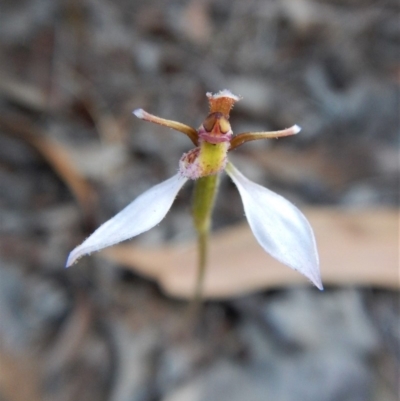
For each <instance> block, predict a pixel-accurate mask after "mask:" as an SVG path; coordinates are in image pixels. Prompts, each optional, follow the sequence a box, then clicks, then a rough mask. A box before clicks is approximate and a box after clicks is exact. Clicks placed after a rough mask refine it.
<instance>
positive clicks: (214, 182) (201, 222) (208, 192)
mask: <svg viewBox="0 0 400 401" xmlns="http://www.w3.org/2000/svg"><path fill="white" fill-rule="evenodd" d="M217 189H218V175H209V176H206V177H202V178H199V179H198V180H196V182H195V187H194V194H193V220H194V226H195V228H196V231H197V238H198V267H197V279H196V286H195V293H194V304H195V305H196V304H199V303H200V301H201V298H202V290H203V283H204V276H205V270H206V264H207V250H208V238H209V233H210V229H211V215H212V211H213V208H214V201H215V196H216V193H217Z"/></svg>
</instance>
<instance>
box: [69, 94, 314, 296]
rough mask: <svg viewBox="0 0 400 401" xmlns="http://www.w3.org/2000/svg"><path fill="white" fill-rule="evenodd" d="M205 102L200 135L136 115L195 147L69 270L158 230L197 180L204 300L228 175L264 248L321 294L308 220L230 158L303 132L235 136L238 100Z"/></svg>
mask: <svg viewBox="0 0 400 401" xmlns="http://www.w3.org/2000/svg"><path fill="white" fill-rule="evenodd" d="M207 97H208V100H209V104H210V112H209V114H208V116H207V118H206V119H205V120H204V122H203V123H202V124H201V125H200V127H199V129H197V130H196V129H194V128H192V127H190V126H187V125H185V124H182V123H179V122H176V121H170V120H165V119H163V118H159V117H156V116H154V115H151V114H149V113H147V112H145V111H144V110H142V109H137V110H135V111H134V112H133V114H134V115H135V116H136V117H138V118H140V119H142V120H145V121H150V122H153V123H156V124H160V125H163V126H166V127H169V128H172V129H175V130H177V131H179V132H182V133H184V134H185V135H187V136H188V137H189V138H190V139H191V141H192V142H193V144H194V145H195V148H193V149H192V150H190V151H189V152H187V153H185V154H184V155H183V156H182V157H181V159H180V161H179V170H178V172H177V174H175V175H174V176H173V177H171V178H169V179H168V180H166V181H163V182H162V183H160V184H158V185H156V186H154V187H152V188H150V189H149V190H147V191H146V192H144V193H143V194H142V195H140V196H139V197H137V198H136V199H135V200H134V201H133V202H132V203H130V204H129V205H128V206H127V207H125V209H123V210H122V211H120V212H119V213H118V214H117V215H116V216H114V217H113V218H111V219H110V220H108V221H107V222H105V223H104V224H103V225H101V226H100V227H99V228H98V229H97V230H96V231H95V232H94V233H93V234H92V235H91V236H89V238H87V239H86V240H85V241H84V242H83V243H82V244H81V245H79V246H77V247H76V248H75V249H74V250H73V251H72V252H71V253H70V255H69V257H68V261H67V267H68V266H71V265H72V264H73V263H74V262H76V260H77V259H79V258H80V257H81V256H83V255H85V254H90V253H92V252H94V251H99V250H100V249H103V248H105V247H108V246H111V245H114V244H117V243H119V242H121V241H124V240H127V239H129V238H132V237H135V236H136V235H139V234H141V233H143V232H145V231H147V230H149V229H151V228H152V227H154V226H156V225H157V224H158V223H160V222H161V220H162V219H163V218H164V217H165V215H166V214H167V213H168V211H169V209H170V208H171V205H172V203H173V201H174V199H175V197H176V195H177V194H178V192H179V190H180V189H181V188H182V186H183V185H184V184H185V183H186V182H187V181H188V180H189V179H191V180H195V188H194V197H193V217H194V225H195V228H196V230H197V234H198V245H199V263H198V277H197V284H196V294H197V296H200V292H201V285H202V284H201V283H202V281H203V278H204V272H205V267H206V257H207V243H208V236H209V232H210V228H211V213H212V209H213V206H214V200H215V195H216V192H217V189H218V182H219V181H218V180H219V175H220V173H221V172H222V171H224V170H225V171H226V173H227V174H228V175H229V176H230V178H231V179H232V181H233V182H234V184H235V185H236V187H237V189H238V190H239V194H240V196H241V199H242V202H243V206H244V211H245V215H246V217H247V221H248V223H249V225H250V228H251V230H252V232H253V234H254V236H255V237H256V239H257V241H258V242H259V244H260V245H261V247H262V248H264V250H265V251H266V252H268V253H269V254H270V255H271V256H273V257H274V258H275V259H277V260H278V261H280V262H281V263H283V264H285V265H287V266H289V267H290V268H292V269H294V270H297V271H299V272H300V273H302V274H303V275H304V276H306V277H307V278H308V279H309V280H310V281H311V282H312V283H313V284H314V285H315V286H316V287H317V288H319V289H322V283H321V278H320V272H319V261H318V252H317V247H316V242H315V238H314V234H313V230H312V228H311V226H310V224H309V223H308V221H307V219H306V218H305V216H304V215H303V214H302V213H301V212H300V210H299V209H297V208H296V207H295V206H294V205H293V204H291V203H290V202H289V201H288V200H286V199H285V198H283V197H282V196H280V195H278V194H276V193H274V192H272V191H270V190H269V189H267V188H264V187H262V186H260V185H258V184H256V183H254V182H252V181H250V180H249V179H247V178H246V177H245V176H244V175H243V174H242V173H240V172H239V170H237V169H236V167H234V165H233V164H232V163H230V162H229V161H228V158H227V155H228V153H229V152H230V151H232V150H233V149H236V148H237V147H238V146H240V145H242V144H243V143H245V142H248V141H253V140H257V139H264V138H279V137H284V136H289V135H295V134H297V133H298V132H300V127H298V126H297V125H294V126H292V127H291V128H287V129H284V130H282V131H274V132H244V133H241V134H238V135H235V136H233V133H232V129H231V126H230V123H229V114H230V111H231V109H232V107H233V105H234V103H236V102H237V101H239V100H240V98H239V97H238V96H235V95H233V94H232V93H231V92H230V91H228V90H223V91H220V92H219V93H217V94H211V93H207Z"/></svg>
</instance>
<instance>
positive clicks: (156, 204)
mask: <svg viewBox="0 0 400 401" xmlns="http://www.w3.org/2000/svg"><path fill="white" fill-rule="evenodd" d="M186 181H187V178H185V177H183V176H182V175H181V174H180V173H178V174H176V175H174V176H173V177H171V178H170V179H168V180H166V181H164V182H162V183H161V184H158V185H156V186H154V187H152V188H150V189H149V190H147V191H146V192H145V193H143V194H142V195H140V196H138V197H137V198H136V199H135V200H134V201H133V202H132V203H130V204H129V205H128V206H127V207H125V209H123V210H121V211H120V212H119V213H118V214H117V215H115V216H114V217H113V218H111V219H110V220H108V221H107V222H105V223H104V224H103V225H101V226H100V227H99V228H98V229H97V230H96V231H95V232H94V233H93V234H92V235H91V236H90V237H89V238H87V239H86V240H85V241H84V242H83V243H82V244H81V245H79V246H77V247H76V248H75V249H74V250H73V251H72V252H71V253H70V254H69V257H68V260H67V267H68V266H71V265H72V264H73V263H74V262H75V261H76V260H77V259H79V258H80V257H81V256H83V255H86V254H88V253H91V252H94V251H99V250H100V249H103V248H106V247H107V246H110V245H114V244H117V243H118V242H121V241H124V240H126V239H129V238H132V237H135V236H136V235H139V234H141V233H143V232H145V231H147V230H150V228H153V227H154V226H155V225H157V224H158V223H159V222H160V221H161V220H162V219H163V218H164V217H165V215H166V214H167V213H168V210H169V209H170V208H171V205H172V202H173V201H174V199H175V197H176V195H177V193H178V192H179V190H180V189H181V188H182V186H183V184H184V183H185V182H186Z"/></svg>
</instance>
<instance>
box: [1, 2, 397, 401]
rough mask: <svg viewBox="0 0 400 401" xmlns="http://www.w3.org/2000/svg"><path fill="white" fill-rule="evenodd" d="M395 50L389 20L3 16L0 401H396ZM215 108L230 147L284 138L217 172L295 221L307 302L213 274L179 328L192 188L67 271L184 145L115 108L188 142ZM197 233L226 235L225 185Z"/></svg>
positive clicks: (392, 11)
mask: <svg viewBox="0 0 400 401" xmlns="http://www.w3.org/2000/svg"><path fill="white" fill-rule="evenodd" d="M399 34H400V25H399V3H398V2H396V1H395V0H380V1H368V0H363V1H361V0H248V1H242V0H231V1H229V0H198V1H196V0H192V1H183V0H172V1H162V0H151V1H139V0H130V1H126V0H113V1H111V0H97V1H94V0H82V1H81V0H64V1H62V0H59V1H57V0H25V1H23V0H19V1H11V0H3V1H2V2H1V6H0V108H1V111H0V221H1V224H0V401H28V400H29V401H39V400H44V401H70V400H71V401H72V400H74V401H103V400H104V401H186V400H187V401H192V400H193V401H203V400H204V401H205V400H207V401H209V400H218V401H225V400H229V401H239V400H246V401H264V400H265V401H267V400H274V401H299V400H302V401H372V400H373V401H375V400H379V401H395V400H397V399H398V385H399V377H400V376H399V361H400V348H399V345H400V332H399V297H398V295H399V293H398V288H399V282H398V279H399V277H398V270H397V269H398V217H397V216H398V213H397V208H398V195H399V187H398V184H399V180H398V177H399V175H398V174H399V153H398V152H399V128H400V127H399V114H398V111H399V102H398V100H399V82H400V64H399V53H400V52H399V49H400V36H399ZM225 88H228V89H230V90H231V91H232V92H233V93H235V94H238V95H241V96H242V97H243V99H242V100H241V101H240V102H239V103H238V104H237V105H236V106H235V108H234V110H233V112H232V114H231V124H232V127H233V130H234V132H236V133H239V132H242V131H260V130H276V129H282V128H285V127H289V126H291V125H293V124H295V123H297V124H299V125H300V126H301V127H302V132H301V134H300V135H297V136H296V137H292V138H284V139H281V140H278V141H275V140H271V141H257V142H253V143H249V144H247V145H245V146H243V147H241V148H240V149H238V150H237V151H235V152H233V154H232V160H234V162H235V164H236V165H237V166H238V167H239V168H240V169H241V170H242V172H243V173H244V174H245V175H247V176H248V177H249V178H250V179H252V180H254V181H256V182H258V183H260V184H262V185H264V186H268V187H269V188H271V189H272V190H274V191H276V192H278V193H280V194H282V195H284V196H286V197H287V198H288V199H290V200H291V201H292V202H294V203H296V204H297V205H299V207H301V208H305V210H306V211H309V213H310V218H311V217H312V216H314V218H313V219H311V220H312V222H313V225H314V224H315V228H316V233H317V241H318V242H320V243H321V248H322V249H321V270H322V278H323V282H324V284H325V287H326V288H325V291H323V292H319V291H318V290H316V289H314V288H311V286H309V285H308V283H307V282H306V281H305V280H303V279H301V278H299V279H298V281H297V282H296V281H295V280H297V276H296V275H295V274H294V275H293V276H290V277H289V278H287V279H285V280H281V281H280V282H279V285H274V284H273V283H272V281H269V279H268V276H266V278H265V280H264V281H263V282H261V281H258V283H257V282H256V283H254V282H253V284H251V285H248V284H246V285H244V286H243V287H241V282H242V280H240V279H237V276H236V275H235V274H233V273H232V272H231V273H230V271H229V270H228V271H226V275H224V276H223V279H222V281H223V282H225V280H226V286H227V288H228V290H226V291H224V289H223V288H222V289H221V290H218V289H217V290H215V291H214V293H213V296H212V297H210V299H208V300H207V301H206V302H205V304H204V305H203V307H202V309H201V311H200V313H199V316H198V320H197V324H195V326H194V327H193V326H191V325H189V324H187V321H186V320H185V310H186V307H187V301H186V300H185V299H183V298H182V297H181V296H178V295H179V294H178V292H179V291H175V293H174V291H173V285H172V284H171V285H170V287H168V286H167V285H166V284H165V282H167V281H168V282H171V280H172V281H174V280H178V281H179V280H180V279H181V276H180V275H179V274H180V273H179V274H178V275H177V276H176V275H175V276H174V275H173V272H174V270H173V268H175V267H176V264H179V260H180V259H179V258H177V259H176V260H177V261H178V262H177V261H175V259H174V261H173V262H171V260H172V259H171V260H170V259H168V257H167V256H166V255H169V253H168V252H169V251H171V250H172V251H174V252H175V250H176V249H177V247H179V246H181V244H183V243H186V242H189V243H190V242H191V241H192V240H194V238H195V237H194V232H193V229H192V223H191V218H190V199H191V189H192V186H191V185H187V186H186V187H185V188H184V189H183V190H182V192H181V193H180V195H179V196H178V198H177V200H176V202H175V203H174V206H173V208H172V210H171V211H170V213H169V214H168V216H167V217H166V219H165V220H164V221H163V222H162V223H161V224H160V225H159V226H158V227H156V228H154V229H153V230H151V231H150V232H148V233H146V234H144V235H142V236H140V237H138V238H137V239H135V240H133V241H131V242H129V243H127V244H126V245H127V246H130V247H132V248H131V249H132V252H131V254H129V255H128V256H127V257H125V258H122V259H124V260H123V263H122V262H121V258H120V257H118V255H117V254H110V255H109V256H108V257H107V258H105V257H104V253H100V254H98V255H93V256H91V257H85V258H83V259H82V260H80V261H79V263H78V264H77V265H75V266H74V267H72V268H70V269H68V270H65V269H64V264H65V260H66V257H67V255H68V253H69V251H70V250H71V249H72V248H74V247H75V246H76V245H77V244H79V243H80V242H82V240H83V239H84V238H85V237H86V236H88V235H89V234H90V233H91V232H92V231H93V230H94V228H96V227H97V226H98V225H99V224H100V223H102V222H104V221H105V220H106V219H108V218H110V217H111V216H113V215H114V214H115V213H116V212H117V211H119V210H120V209H121V208H122V207H124V206H125V205H127V204H128V203H129V202H131V201H132V200H133V199H134V198H135V197H136V196H138V195H139V194H140V193H142V192H143V191H144V190H145V189H147V188H149V187H151V186H153V185H155V184H156V183H159V182H161V181H162V180H164V179H166V178H168V177H170V176H172V175H173V174H174V173H175V172H176V169H177V167H178V160H179V158H180V157H181V155H182V153H183V152H186V151H188V150H189V149H191V147H192V145H191V143H190V142H189V140H188V139H187V138H186V137H185V136H184V135H182V134H179V133H176V132H173V131H171V130H168V129H165V128H162V127H159V126H155V125H152V124H149V123H145V122H142V121H139V120H137V119H136V118H135V117H134V116H133V115H132V110H133V109H135V108H138V107H141V108H144V109H145V110H147V111H149V112H151V113H153V114H156V115H159V116H162V117H164V118H168V119H172V120H178V121H181V122H183V123H186V124H188V125H191V126H194V127H198V126H199V125H200V123H201V122H202V121H203V119H204V118H205V116H206V115H207V110H208V105H207V101H206V97H205V93H206V92H208V91H211V92H217V91H219V90H221V89H225ZM316 215H317V217H316V218H315V216H316ZM214 216H215V218H214V229H215V231H216V232H222V233H225V234H226V235H229V233H232V232H233V231H232V230H234V229H236V227H237V226H238V225H240V224H242V223H243V209H242V205H241V201H240V199H239V196H238V195H237V193H236V189H235V188H234V186H233V185H232V183H231V182H230V180H229V179H226V178H225V179H223V180H222V182H221V189H220V193H219V197H218V201H217V204H216V209H215V213H214ZM324 216H331V218H330V219H326V218H325V217H324ZM332 216H333V217H332ZM360 216H361V217H360ZM354 219H355V220H354ZM338 221H340V224H341V226H340V229H339V230H337V229H333V228H334V227H336V226H335V224H336V223H337V222H338ZM332 227H333V228H332ZM336 228H337V227H336ZM344 232H346V237H342V234H343V233H344ZM360 233H361V234H360ZM225 234H223V235H225ZM249 235H250V234H249ZM343 235H344V234H343ZM342 238H346V240H345V241H343V240H342V241H341V239H342ZM360 238H361V239H360ZM253 241H254V247H255V248H257V247H258V245H257V244H256V241H255V240H251V241H250V242H253ZM339 243H340V244H341V246H340V247H339V246H338V245H337V244H339ZM329 244H332V245H331V246H330V245H329ZM356 250H357V252H356ZM163 252H165V253H163ZM248 252H249V260H251V257H250V252H251V251H250V249H249V251H248ZM142 253H143V255H144V256H143V257H142ZM152 255H154V258H152ZM155 255H157V258H158V259H156V258H155ZM246 255H247V254H246ZM145 256H146V257H147V259H149V260H150V263H151V261H153V265H155V267H154V266H153V268H154V269H156V270H157V266H158V264H161V265H162V266H160V267H159V268H160V269H161V271H162V272H161V273H159V272H158V273H157V272H156V273H154V272H153V273H151V274H150V272H147V270H146V269H147V268H148V267H147V264H148V263H149V262H146V263H147V264H146V263H144V262H143V263H142V262H141V260H143V261H144V260H145V259H146V258H145ZM226 257H227V258H229V250H228V251H227V253H226ZM261 257H263V256H261ZM338 258H339V259H338ZM147 259H146V260H147ZM163 260H165V265H164V264H163ZM257 260H258V259H257ZM265 260H266V261H267V259H265ZM337 260H340V261H341V262H337ZM155 261H156V262H155ZM346 261H347V262H346ZM350 261H351V262H350ZM167 262H168V263H172V264H174V266H169V265H168V263H167ZM233 263H234V261H232V264H233ZM192 264H193V266H192V265H191V263H190V262H188V266H186V265H183V266H178V267H179V268H180V269H181V270H180V271H181V272H182V271H183V273H182V274H183V275H184V274H185V273H184V272H185V271H186V269H189V268H193V267H194V265H195V258H193V259H192ZM260 264H263V260H261V262H260ZM189 265H190V267H189ZM252 266H253V265H252V264H251V265H250V262H249V265H246V266H239V269H240V268H241V267H242V268H241V269H240V271H242V274H244V276H250V279H251V277H254V276H253V275H252V274H253V273H251V274H250V273H247V272H248V271H249V272H250V270H251V268H252ZM217 267H218V266H217ZM236 267H237V266H236ZM281 269H282V271H285V272H286V271H288V270H289V269H287V268H286V267H281ZM286 269H287V270H286ZM267 270H268V263H265V271H267ZM232 271H233V270H232ZM235 271H237V270H235ZM338 272H341V273H340V274H339V273H338ZM355 272H356V273H355ZM387 272H389V274H386V273H387ZM393 272H394V274H393ZM210 274H211V273H210ZM263 274H264V273H263ZM209 277H210V285H212V280H213V279H212V275H210V276H209ZM292 277H296V279H294V278H293V279H292ZM235 279H236V281H235ZM233 281H235V286H232V287H229V285H230V283H231V282H233ZM250 281H251V280H250ZM255 281H257V280H255ZM238 282H239V284H238ZM243 282H244V281H243ZM268 283H269V284H268ZM185 285H186V284H185ZM168 288H169V289H168ZM185 288H186V290H185V291H186V292H187V293H190V289H189V290H188V289H187V286H186V287H185ZM219 291H220V292H219ZM181 295H182V294H181ZM211 298H212V299H211Z"/></svg>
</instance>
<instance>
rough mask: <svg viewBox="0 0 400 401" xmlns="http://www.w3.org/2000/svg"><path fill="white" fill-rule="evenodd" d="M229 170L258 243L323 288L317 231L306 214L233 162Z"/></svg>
mask: <svg viewBox="0 0 400 401" xmlns="http://www.w3.org/2000/svg"><path fill="white" fill-rule="evenodd" d="M226 171H227V173H228V174H229V176H230V177H231V178H232V180H233V182H234V183H235V185H236V186H237V188H238V190H239V193H240V196H241V198H242V202H243V206H244V210H245V213H246V217H247V220H248V222H249V225H250V227H251V230H252V231H253V234H254V236H255V237H256V238H257V241H258V242H259V244H260V245H261V246H262V247H263V248H264V250H265V251H267V252H268V253H269V254H270V255H271V256H273V257H274V258H275V259H277V260H279V261H280V262H281V263H284V264H285V265H287V266H289V267H291V268H292V269H294V270H297V271H299V272H300V273H302V274H304V275H305V276H306V277H307V278H308V279H310V280H311V281H312V282H313V284H315V286H316V287H318V288H319V289H320V290H322V283H321V277H320V272H319V260H318V251H317V246H316V242H315V238H314V233H313V230H312V228H311V226H310V224H309V223H308V221H307V219H306V217H305V216H304V215H303V213H301V212H300V210H299V209H297V207H296V206H294V205H293V204H291V203H290V202H289V201H287V200H286V199H285V198H283V197H282V196H280V195H278V194H276V193H275V192H272V191H270V190H269V189H267V188H264V187H262V186H261V185H258V184H256V183H254V182H252V181H250V180H249V179H247V178H246V177H245V176H243V174H242V173H240V172H239V171H238V170H237V169H236V168H235V167H234V166H233V165H232V164H231V163H228V166H227V168H226Z"/></svg>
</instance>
